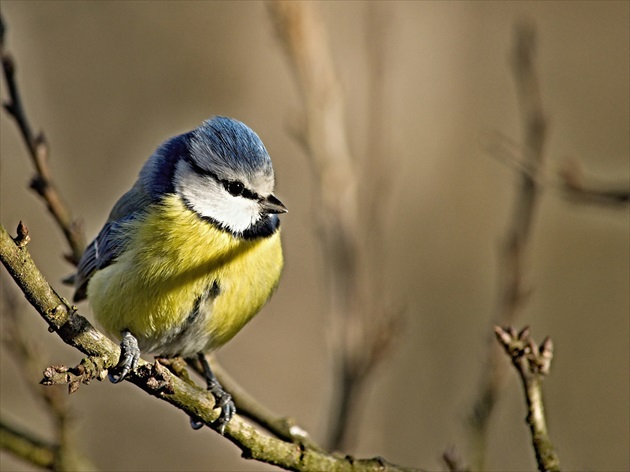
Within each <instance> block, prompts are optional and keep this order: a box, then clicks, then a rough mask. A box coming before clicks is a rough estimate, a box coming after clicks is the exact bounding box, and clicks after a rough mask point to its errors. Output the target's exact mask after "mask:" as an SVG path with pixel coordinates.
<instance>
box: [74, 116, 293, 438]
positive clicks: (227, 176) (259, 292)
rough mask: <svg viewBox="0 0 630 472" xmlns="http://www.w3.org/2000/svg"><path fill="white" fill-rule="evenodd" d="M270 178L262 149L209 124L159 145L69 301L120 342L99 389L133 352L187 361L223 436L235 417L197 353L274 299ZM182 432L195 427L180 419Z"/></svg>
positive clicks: (125, 368)
mask: <svg viewBox="0 0 630 472" xmlns="http://www.w3.org/2000/svg"><path fill="white" fill-rule="evenodd" d="M273 189H274V171H273V167H272V165H271V158H270V157H269V154H268V153H267V150H266V149H265V147H264V145H263V143H262V141H261V140H260V138H259V137H258V136H257V135H256V133H254V132H253V131H252V130H251V129H250V128H248V127H247V126H246V125H244V124H243V123H241V122H239V121H236V120H233V119H230V118H225V117H221V116H217V117H214V118H211V119H209V120H207V121H205V122H204V123H202V124H201V126H199V127H198V128H196V129H195V130H193V131H190V132H188V133H185V134H182V135H179V136H176V137H174V138H171V139H169V140H168V141H166V142H165V143H163V144H162V145H161V146H160V147H159V148H158V149H157V150H156V151H155V153H154V154H153V155H152V156H151V157H150V158H149V159H148V160H147V162H146V163H145V164H144V166H143V168H142V170H141V172H140V175H139V176H138V180H137V181H136V183H135V184H134V186H133V187H132V188H131V190H129V191H128V192H127V193H125V194H124V195H123V196H122V197H121V198H120V200H118V202H117V203H116V204H115V205H114V208H113V209H112V211H111V213H110V215H109V219H108V220H107V222H106V223H105V226H104V227H103V229H101V231H100V233H99V234H98V236H97V237H96V239H95V240H94V241H93V242H92V243H91V244H90V245H89V246H88V248H87V249H86V251H85V253H84V255H83V257H82V258H81V260H80V262H79V265H78V271H77V274H76V277H75V286H76V293H75V297H74V299H75V301H79V300H82V299H84V298H85V297H86V296H87V298H88V300H89V302H90V304H91V306H92V309H93V311H94V314H95V316H96V319H97V320H98V321H99V322H100V324H101V325H102V326H103V328H104V329H105V330H106V331H107V332H108V333H109V334H111V335H114V336H116V337H117V338H119V339H121V343H120V347H121V355H120V360H119V362H118V365H117V366H116V368H115V369H114V373H110V380H111V381H112V382H114V383H117V382H120V381H122V380H123V379H124V378H125V377H126V376H127V375H129V373H130V372H132V371H133V370H134V369H135V368H136V366H137V364H138V359H139V358H140V353H141V352H152V353H155V354H157V355H160V356H183V357H185V358H191V357H194V356H198V357H199V359H200V361H201V363H202V366H203V367H204V371H205V374H206V375H205V377H206V381H207V383H208V390H210V391H211V393H212V394H213V395H214V397H215V399H216V405H217V407H219V408H221V414H220V416H219V418H218V420H217V421H216V422H215V426H216V427H217V429H219V431H221V433H223V431H224V429H225V426H226V425H227V423H228V422H229V421H230V419H231V418H232V416H233V415H234V412H235V407H234V403H233V401H232V398H231V396H230V395H229V393H227V392H225V390H224V389H223V387H222V386H221V385H220V384H219V382H218V381H217V379H216V378H215V376H214V374H213V373H212V370H211V369H210V366H209V364H208V362H207V360H206V357H205V355H204V353H206V352H209V351H213V350H215V349H217V348H219V347H221V346H222V345H223V344H225V343H226V342H228V341H229V340H230V339H232V337H233V336H234V335H235V334H236V333H237V332H238V331H240V329H241V328H243V326H244V325H245V324H246V323H247V322H248V321H249V320H251V319H252V317H253V316H254V315H255V314H256V313H258V311H259V310H260V309H261V308H262V306H263V305H264V304H265V303H266V302H267V300H268V299H269V297H270V296H271V294H272V293H273V292H274V290H275V288H276V287H277V285H278V281H279V279H280V273H281V271H282V266H283V257H282V247H281V243H280V226H279V225H280V221H279V218H278V214H280V213H285V212H286V211H287V209H286V207H285V206H284V205H283V204H282V202H280V200H278V199H277V198H276V197H275V196H274V195H273ZM191 423H192V424H193V427H195V428H197V427H201V426H202V423H199V422H198V421H197V420H196V419H194V418H191Z"/></svg>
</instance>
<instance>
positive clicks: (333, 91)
mask: <svg viewBox="0 0 630 472" xmlns="http://www.w3.org/2000/svg"><path fill="white" fill-rule="evenodd" d="M268 5H269V12H270V15H271V18H272V20H273V22H274V26H275V29H276V34H277V36H278V38H279V40H280V42H281V44H282V45H283V47H284V50H285V52H286V54H287V57H288V60H289V64H290V66H291V67H292V69H293V72H294V74H295V77H296V80H297V84H298V87H299V89H300V92H301V96H302V100H303V103H304V118H303V120H301V121H300V122H301V124H302V127H301V128H300V129H298V130H297V131H296V130H295V127H294V128H293V129H292V133H293V134H294V135H296V139H297V141H298V142H299V143H300V144H301V146H302V147H303V148H304V150H305V152H306V154H307V156H308V158H309V162H310V163H311V164H312V168H313V169H314V173H315V177H316V179H317V184H318V185H317V186H316V191H317V195H316V197H317V201H318V215H319V221H318V224H317V229H318V236H319V239H320V245H321V249H322V253H323V260H324V264H325V270H326V273H325V280H326V282H327V283H328V293H329V296H330V301H329V313H330V315H329V319H330V323H329V324H330V327H331V329H330V336H331V339H332V341H333V342H332V345H333V356H334V359H335V368H336V369H337V372H336V374H337V388H336V390H337V393H336V398H335V399H334V401H333V403H334V404H336V406H334V407H333V409H332V411H331V416H330V417H331V426H330V430H329V435H328V436H329V440H328V443H329V444H330V447H331V448H334V449H347V448H348V447H349V442H350V440H351V439H352V438H354V437H356V434H352V433H351V431H352V418H353V417H354V416H355V413H354V412H355V410H356V409H357V406H358V404H359V402H358V397H359V394H360V392H361V390H362V387H363V385H364V383H365V380H366V379H367V377H368V376H369V374H370V373H371V372H372V371H373V370H374V367H375V366H376V365H377V363H378V362H379V361H380V360H382V358H383V356H384V354H385V353H386V352H387V351H388V348H389V347H390V346H391V345H392V342H391V341H392V340H393V339H394V338H395V337H396V334H398V333H399V330H397V329H395V328H397V327H398V326H399V325H400V314H401V312H402V310H387V309H383V301H382V300H384V299H385V300H386V302H385V303H388V301H387V294H386V293H384V289H383V287H384V284H382V283H379V280H378V277H379V271H375V270H371V269H373V268H374V267H378V268H379V269H380V270H382V266H379V265H378V264H377V263H372V265H370V261H372V262H374V261H376V260H377V258H378V257H379V254H382V253H383V251H382V237H381V236H382V235H380V234H376V233H378V228H379V227H382V226H383V225H371V226H366V225H370V224H371V223H372V222H373V221H374V219H376V218H379V217H380V216H381V214H382V213H383V212H384V208H385V206H384V205H383V202H385V201H386V200H387V199H386V195H383V194H379V193H378V192H375V189H378V190H379V191H383V190H384V189H385V188H386V187H387V185H386V183H387V182H386V179H387V177H388V176H387V175H386V173H383V172H379V170H380V169H381V166H379V167H378V168H373V166H370V165H367V166H365V168H366V169H369V171H366V174H365V175H359V170H358V165H357V162H356V160H355V159H354V158H353V156H352V153H351V151H350V146H349V139H348V136H349V134H348V130H347V126H346V122H345V104H344V96H343V91H342V88H341V85H340V83H339V79H338V77H337V72H336V69H335V67H334V64H333V59H332V55H331V52H330V48H329V46H328V38H327V35H326V31H325V28H324V24H323V21H322V20H321V18H320V17H319V15H318V14H317V11H316V9H315V7H314V5H313V4H311V3H308V2H290V1H274V2H271V3H269V4H268ZM372 20H373V22H376V20H374V18H372ZM381 26H382V25H381ZM382 60H383V57H382V54H379V51H375V54H374V56H373V62H372V65H373V68H374V72H375V75H376V77H375V78H374V80H373V81H372V82H371V87H370V91H371V94H372V97H371V98H372V99H373V106H374V107H375V108H376V109H375V113H372V115H378V114H379V113H378V112H379V108H380V107H382V102H381V101H380V100H379V96H378V95H379V93H380V86H381V85H382V80H381V79H382V74H379V73H378V71H379V70H380V69H381V68H382ZM379 125H380V122H379V121H378V120H377V121H373V122H371V123H370V126H371V127H374V126H379ZM380 134H382V133H376V135H380ZM370 144H373V145H374V147H375V149H374V153H373V154H372V155H371V157H370V161H371V162H372V161H374V160H376V158H377V157H378V158H382V155H378V156H377V155H376V152H380V151H382V145H383V143H382V142H381V141H378V142H372V143H370ZM359 181H361V182H362V183H363V184H365V185H366V188H369V189H370V190H371V192H370V199H369V201H368V202H367V205H366V206H364V207H362V208H360V207H359V201H361V198H360V197H359V190H360V189H359ZM375 193H376V195H375ZM362 209H363V210H367V211H366V212H365V213H366V214H364V215H360V214H359V213H360V211H361V210H362Z"/></svg>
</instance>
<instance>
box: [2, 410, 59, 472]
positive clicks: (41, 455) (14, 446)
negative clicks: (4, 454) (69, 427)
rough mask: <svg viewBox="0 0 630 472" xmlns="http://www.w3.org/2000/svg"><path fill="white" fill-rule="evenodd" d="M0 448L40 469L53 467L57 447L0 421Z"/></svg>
mask: <svg viewBox="0 0 630 472" xmlns="http://www.w3.org/2000/svg"><path fill="white" fill-rule="evenodd" d="M0 447H1V448H2V449H4V450H6V451H8V452H10V453H11V454H13V455H14V456H15V457H18V458H20V459H22V460H24V461H26V462H28V463H29V464H31V465H34V466H36V467H41V468H42V469H50V470H52V469H53V468H54V466H55V458H56V455H57V446H55V445H54V444H51V443H49V442H46V441H44V440H42V439H39V438H36V437H34V436H33V435H32V434H30V433H27V432H25V431H21V430H19V429H18V428H16V427H15V426H11V425H9V424H7V423H6V422H5V421H0Z"/></svg>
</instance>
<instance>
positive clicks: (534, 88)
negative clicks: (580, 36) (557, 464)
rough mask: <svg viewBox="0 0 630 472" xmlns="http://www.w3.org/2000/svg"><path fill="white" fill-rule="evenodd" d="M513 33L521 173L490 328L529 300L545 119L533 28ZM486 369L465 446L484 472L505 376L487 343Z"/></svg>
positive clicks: (519, 27) (512, 316) (524, 27)
mask: <svg viewBox="0 0 630 472" xmlns="http://www.w3.org/2000/svg"><path fill="white" fill-rule="evenodd" d="M514 34H515V36H514V49H513V51H512V56H511V60H512V72H513V73H514V81H515V84H516V92H517V97H518V104H519V108H520V112H521V116H522V126H523V157H522V159H519V162H520V163H521V165H520V169H521V171H520V173H519V181H518V184H517V185H518V191H517V194H516V199H515V201H514V204H513V207H512V213H511V221H510V224H509V226H508V228H507V231H506V235H505V239H504V242H503V246H502V248H501V251H500V260H499V263H500V272H499V274H500V275H499V299H498V307H497V311H496V314H495V316H494V322H493V324H495V325H510V324H513V323H514V320H515V319H516V318H517V317H518V315H519V314H520V312H521V311H522V309H523V307H524V306H525V303H526V302H527V300H528V298H529V294H530V288H529V287H528V286H527V284H526V281H525V275H524V272H525V271H524V266H525V261H526V260H527V253H528V249H529V239H530V234H531V231H532V228H533V220H534V216H535V212H536V209H537V208H538V201H539V197H540V186H539V180H540V175H541V173H542V170H543V164H544V162H543V155H544V146H545V138H546V135H547V119H546V116H545V113H544V111H543V106H542V97H541V93H540V86H539V83H538V78H537V75H536V69H535V64H534V62H535V53H536V44H535V43H536V34H535V30H534V27H533V25H531V24H529V23H522V24H519V25H517V27H516V29H515V33H514ZM486 366H487V367H486V368H485V369H484V370H483V374H482V375H483V376H482V379H481V383H480V387H479V391H478V394H477V399H476V400H475V403H474V405H473V409H472V413H471V415H470V416H469V420H468V423H469V426H470V434H471V443H472V444H473V450H474V451H475V453H476V454H477V457H476V459H475V463H474V468H475V470H483V469H484V462H485V449H486V444H485V443H486V437H487V429H488V425H489V422H490V418H491V416H492V412H493V410H494V405H495V403H496V400H497V397H498V394H499V390H500V389H501V386H502V384H503V379H504V376H505V368H504V365H503V364H502V363H501V360H500V351H499V350H498V349H497V348H496V346H495V345H494V344H492V343H490V344H489V345H488V351H487V358H486Z"/></svg>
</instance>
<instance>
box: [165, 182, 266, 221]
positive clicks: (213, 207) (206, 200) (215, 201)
mask: <svg viewBox="0 0 630 472" xmlns="http://www.w3.org/2000/svg"><path fill="white" fill-rule="evenodd" d="M177 192H178V193H179V194H180V195H181V196H182V197H184V199H185V200H186V202H187V203H188V205H190V206H191V207H192V209H193V210H194V211H195V212H196V213H197V214H199V215H201V216H204V217H208V218H212V219H213V220H215V221H217V222H218V223H220V224H221V225H223V226H225V227H227V228H229V229H230V230H232V231H234V232H237V233H239V232H243V231H245V230H246V229H247V228H249V227H250V226H251V225H252V224H254V223H255V222H256V221H257V220H258V219H259V218H260V209H259V206H258V203H257V202H255V201H253V200H250V199H247V198H243V197H234V196H232V195H230V194H229V193H228V192H227V191H226V190H225V188H224V187H223V185H221V184H220V183H218V182H216V181H215V180H213V179H212V178H210V177H202V176H197V175H190V174H189V175H187V176H186V179H183V184H182V185H180V186H178V188H177Z"/></svg>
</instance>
